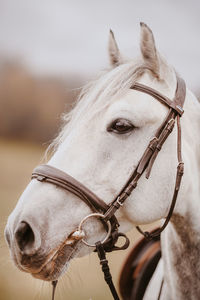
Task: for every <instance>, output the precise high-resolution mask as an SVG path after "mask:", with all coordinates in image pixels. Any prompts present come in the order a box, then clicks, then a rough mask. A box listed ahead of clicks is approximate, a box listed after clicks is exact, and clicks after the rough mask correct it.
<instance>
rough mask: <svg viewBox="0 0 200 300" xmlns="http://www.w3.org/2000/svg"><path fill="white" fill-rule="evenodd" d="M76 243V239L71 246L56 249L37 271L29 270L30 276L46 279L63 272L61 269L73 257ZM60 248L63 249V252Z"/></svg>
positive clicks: (48, 279) (49, 279) (56, 277)
mask: <svg viewBox="0 0 200 300" xmlns="http://www.w3.org/2000/svg"><path fill="white" fill-rule="evenodd" d="M78 243H79V241H76V242H75V243H74V244H73V247H72V246H68V245H64V247H60V248H59V250H57V251H56V252H55V253H54V255H53V256H51V258H50V259H48V260H47V261H46V262H45V264H43V266H42V267H41V268H40V270H39V271H37V272H31V274H32V276H33V277H35V278H39V279H42V280H47V281H52V280H56V279H58V277H59V276H60V275H61V274H62V273H63V269H64V268H65V267H67V264H68V262H69V261H70V259H72V258H73V257H74V255H75V252H76V250H77V244H78ZM65 247H67V249H65ZM62 250H64V251H63V253H62ZM66 250H67V251H66ZM59 254H60V255H59Z"/></svg>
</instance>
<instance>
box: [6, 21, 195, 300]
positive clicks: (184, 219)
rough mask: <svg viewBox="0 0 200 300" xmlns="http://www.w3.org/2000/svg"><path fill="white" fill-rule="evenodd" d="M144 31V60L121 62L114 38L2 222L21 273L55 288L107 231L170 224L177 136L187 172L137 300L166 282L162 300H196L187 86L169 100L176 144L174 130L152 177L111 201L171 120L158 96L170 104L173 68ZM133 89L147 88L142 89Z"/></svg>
mask: <svg viewBox="0 0 200 300" xmlns="http://www.w3.org/2000/svg"><path fill="white" fill-rule="evenodd" d="M140 25H141V36H140V56H139V57H137V58H136V59H134V60H130V59H127V58H124V57H123V56H122V55H121V53H120V50H119V47H118V45H117V42H116V40H115V37H114V34H113V32H112V31H111V32H110V36H109V47H108V48H109V58H110V67H109V68H108V69H107V70H104V71H103V72H102V73H101V74H100V75H99V76H98V77H97V78H96V80H94V81H92V82H91V83H89V84H88V85H87V86H86V87H85V88H83V90H82V92H81V94H80V97H79V100H78V101H77V103H76V105H75V106H74V108H73V110H72V111H71V112H70V113H69V114H67V115H65V117H64V124H63V128H62V129H61V131H60V133H59V135H58V136H57V138H56V139H55V140H54V142H53V144H52V145H51V146H52V149H53V154H52V156H51V158H50V160H49V161H48V164H47V169H45V170H44V169H39V170H38V169H36V171H35V173H34V172H33V179H32V180H31V181H30V183H29V184H28V186H27V187H26V189H25V191H24V192H23V194H22V195H21V197H20V199H19V201H18V203H17V205H16V207H15V209H14V210H13V212H12V213H11V214H10V216H9V217H8V221H7V225H6V228H5V238H6V241H7V243H8V246H9V248H10V253H11V257H12V259H13V261H14V263H15V264H16V266H17V267H18V268H19V269H20V270H22V271H25V272H27V273H30V274H31V275H32V276H33V277H35V278H39V279H41V280H45V281H53V282H54V285H55V284H56V281H57V280H58V278H60V276H61V275H62V274H64V273H65V272H66V271H67V269H68V266H69V263H70V261H71V260H72V259H73V258H75V257H81V256H84V255H88V254H89V253H91V252H92V251H93V250H94V247H92V246H96V248H97V244H98V243H99V244H98V247H101V249H100V250H99V248H97V250H98V251H97V252H98V254H99V255H100V256H101V254H102V253H103V254H105V253H104V248H103V246H102V245H104V242H105V243H106V241H107V240H108V239H109V236H110V234H111V232H112V228H113V224H114V228H115V229H116V228H117V227H118V226H119V224H120V231H121V234H122V236H123V234H124V236H125V233H126V232H127V231H129V230H130V229H131V228H133V227H134V226H139V225H142V224H149V223H152V222H154V221H157V220H166V218H167V217H168V215H169V211H170V208H171V199H172V196H173V189H174V182H175V180H176V167H177V154H176V152H177V150H176V147H177V135H178V136H179V137H178V144H179V149H178V155H179V156H180V144H181V145H182V147H181V148H182V157H183V161H184V163H185V168H184V169H185V172H184V176H183V179H182V184H181V186H180V190H179V194H178V197H177V201H176V203H174V207H173V213H172V211H171V213H170V214H171V215H170V220H168V224H167V226H165V227H166V228H165V229H164V228H163V229H164V230H162V233H161V235H160V239H161V251H162V258H161V259H160V261H159V263H158V265H157V267H156V269H155V272H154V274H153V276H152V278H151V280H150V282H149V284H148V286H147V289H146V291H145V294H144V297H143V299H144V300H150V299H157V298H158V294H159V290H160V285H161V280H162V278H164V281H163V285H162V292H161V295H160V296H159V298H160V299H162V300H164V299H182V300H183V299H187V300H188V299H199V295H200V285H199V280H200V262H199V253H200V229H199V215H200V203H199V196H200V178H199V177H200V172H199V167H200V165H199V163H200V154H199V145H200V135H199V132H200V104H199V102H198V100H197V99H196V97H195V96H194V95H193V94H192V92H191V91H190V90H189V89H188V88H187V89H186V90H185V95H184V100H185V103H184V113H183V110H182V108H181V107H180V105H179V108H178V106H176V107H175V106H173V105H174V103H173V101H170V102H169V103H170V104H169V105H171V111H172V114H174V120H175V119H176V118H177V120H178V121H179V122H180V117H181V116H182V117H181V124H182V140H181V141H180V126H178V127H176V126H175V127H174V130H173V131H172V132H170V134H169V136H168V138H167V139H166V141H165V143H164V144H163V147H162V150H161V151H160V152H159V153H158V155H157V157H156V160H155V162H154V163H153V167H152V168H151V172H150V176H147V178H148V180H147V178H146V177H145V173H144V168H143V171H142V172H141V174H140V180H138V182H137V187H136V186H134V187H132V189H133V188H134V191H133V192H130V193H129V195H128V196H127V199H126V201H125V202H124V203H122V201H121V202H120V201H119V198H117V196H118V195H119V192H120V190H121V189H122V187H123V186H124V183H125V182H127V181H128V180H129V178H130V177H131V176H132V174H133V171H134V170H135V169H137V166H138V164H139V163H140V161H141V157H143V153H144V152H145V149H147V148H148V145H149V141H150V140H151V141H152V140H153V139H154V137H155V132H156V131H157V129H158V128H160V126H161V124H163V120H165V119H166V117H167V116H168V111H169V107H168V106H167V105H163V103H160V101H157V100H158V98H159V97H160V100H162V101H164V100H165V101H167V100H166V99H174V95H175V94H176V90H177V80H178V79H177V74H176V72H175V70H174V68H173V67H172V66H171V65H169V64H168V63H167V61H166V60H165V59H164V58H163V56H162V55H161V54H160V53H159V52H158V50H157V48H156V44H155V40H154V36H153V33H152V31H151V29H150V28H149V27H148V26H147V25H146V24H144V23H141V24H140ZM136 86H137V87H140V88H141V87H142V86H143V87H144V86H146V87H148V88H146V92H145V88H143V89H144V90H143V91H144V92H141V90H138V89H136V88H134V87H136ZM132 87H133V88H132ZM147 91H148V92H147ZM149 91H154V92H153V94H149V93H150V92H149ZM156 95H157V100H155V99H154V98H155V97H156ZM160 95H163V96H160ZM163 99H164V100H163ZM164 104H166V103H164ZM178 109H179V110H178ZM182 114H183V115H182ZM170 121H171V120H170ZM178 121H177V122H178ZM168 125H169V124H168ZM168 125H167V126H168ZM179 125H180V124H179ZM165 130H166V129H165ZM149 148H151V147H149ZM157 148H158V147H157ZM157 150H160V149H157ZM149 151H150V150H149ZM179 163H180V164H179V165H181V166H182V164H183V162H182V161H179ZM52 170H54V172H53V171H52ZM55 170H57V171H55ZM42 171H44V172H42ZM48 172H49V173H48ZM56 172H58V173H56ZM43 173H45V174H43ZM47 173H48V174H47ZM66 173H67V174H68V175H66ZM182 173H183V172H182ZM45 180H46V181H45ZM44 182H45V183H44ZM94 198H95V199H96V200H95V201H96V202H95V201H92V199H94ZM113 198H114V199H116V200H115V201H114V202H113ZM88 199H91V201H89V200H88ZM99 199H103V202H102V201H100V200H99ZM82 200H83V201H82ZM120 200H121V198H120ZM111 203H112V204H111ZM113 203H114V204H113ZM94 206H97V207H98V208H99V207H100V208H101V210H100V213H98V212H95V213H94V211H95V209H96V207H94ZM105 208H106V211H107V209H109V208H110V211H109V213H110V215H111V217H110V219H109V216H108V213H107V216H106V217H107V220H106V222H104V221H105V219H104V217H105V216H104V212H105ZM118 208H120V209H118ZM114 209H115V210H116V212H115V211H114V212H115V214H114V213H113V210H114ZM111 210H112V213H111ZM108 221H109V222H108ZM110 223H111V224H110ZM138 228H139V227H138ZM161 229H162V227H161ZM140 231H141V232H142V230H141V229H140ZM99 241H100V242H99ZM88 245H91V247H88ZM126 246H127V245H126ZM112 247H113V245H112ZM101 250H102V252H101ZM103 260H104V261H105V260H106V259H102V260H101V261H102V262H103Z"/></svg>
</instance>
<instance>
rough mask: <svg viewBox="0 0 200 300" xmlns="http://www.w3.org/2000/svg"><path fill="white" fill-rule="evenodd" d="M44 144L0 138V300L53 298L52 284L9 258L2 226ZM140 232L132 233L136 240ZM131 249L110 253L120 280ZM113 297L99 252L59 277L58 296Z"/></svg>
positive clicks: (110, 258) (98, 299)
mask: <svg viewBox="0 0 200 300" xmlns="http://www.w3.org/2000/svg"><path fill="white" fill-rule="evenodd" d="M43 152H44V148H43V147H41V146H38V145H37V144H33V143H32V144H30V143H25V142H19V141H11V140H9V141H8V140H4V139H0V168H1V172H0V191H1V198H0V201H1V202H0V220H1V223H0V224H1V226H0V229H1V231H0V300H18V299H20V300H25V299H26V300H27V299H29V300H36V299H37V300H42V299H44V300H46V299H48V300H49V299H51V298H50V297H51V296H50V295H51V285H50V284H49V283H43V282H42V281H40V280H36V279H34V278H32V277H31V276H30V275H28V274H26V273H22V272H20V271H19V270H18V269H17V268H16V267H15V266H14V265H13V264H12V263H11V260H10V258H9V253H8V248H7V246H6V243H5V241H4V237H3V230H4V226H5V224H6V219H7V216H8V215H9V213H10V212H11V211H12V209H13V208H14V206H15V204H16V202H17V199H18V198H19V196H20V194H21V193H22V191H23V190H24V188H25V186H26V185H27V183H28V182H29V178H30V174H31V171H32V169H33V168H34V166H36V165H37V164H39V163H41V160H42V157H43ZM133 236H134V241H135V238H137V237H138V235H137V234H136V233H135V231H133V232H131V233H130V234H129V237H131V240H132V243H133ZM129 251H130V249H129V250H126V251H122V252H121V253H120V252H119V253H112V254H110V255H108V258H109V261H110V267H111V270H112V274H113V277H114V281H115V282H116V283H117V280H118V276H119V271H120V268H121V266H122V262H123V259H124V257H125V256H126V254H127V252H129ZM64 299H65V300H66V299H70V300H75V299H76V300H79V299H80V300H84V299H85V300H89V299H93V300H100V299H101V300H102V299H105V300H106V299H110V294H109V291H108V289H107V287H106V285H105V283H104V280H103V275H102V273H101V270H100V266H99V261H98V259H97V257H96V255H94V254H92V255H90V256H89V257H85V258H82V259H76V260H75V261H74V262H73V263H72V264H71V267H70V269H69V271H68V273H67V274H66V275H65V276H64V277H63V278H62V279H61V280H60V281H59V284H58V288H57V294H56V300H64Z"/></svg>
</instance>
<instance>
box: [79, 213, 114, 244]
mask: <svg viewBox="0 0 200 300" xmlns="http://www.w3.org/2000/svg"><path fill="white" fill-rule="evenodd" d="M92 217H96V218H100V219H104V215H103V214H100V213H93V214H90V215H88V216H86V217H85V218H83V220H82V221H81V223H80V224H79V227H78V230H79V231H83V229H82V226H83V223H84V222H85V221H86V220H87V219H89V218H92ZM106 224H107V226H108V232H107V234H106V236H105V237H104V238H103V240H102V241H100V242H101V244H104V243H105V242H106V241H107V240H108V238H109V237H110V234H111V224H110V221H109V220H108V221H107V222H106ZM81 241H82V242H83V243H84V244H85V245H86V246H88V247H96V244H90V243H88V242H86V241H85V240H84V239H82V240H81Z"/></svg>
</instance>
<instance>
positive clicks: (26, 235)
mask: <svg viewBox="0 0 200 300" xmlns="http://www.w3.org/2000/svg"><path fill="white" fill-rule="evenodd" d="M15 239H16V241H17V244H18V246H19V249H20V250H21V251H24V250H28V249H30V248H31V247H32V246H33V244H34V240H35V236H34V233H33V230H32V228H31V226H30V225H29V224H28V223H26V222H24V221H23V222H21V223H20V224H19V226H18V228H17V231H16V232H15Z"/></svg>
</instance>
